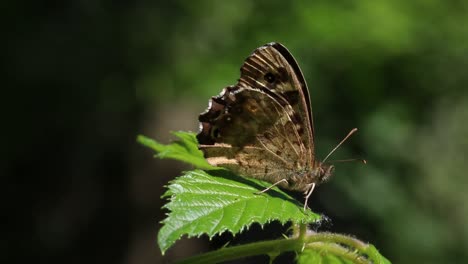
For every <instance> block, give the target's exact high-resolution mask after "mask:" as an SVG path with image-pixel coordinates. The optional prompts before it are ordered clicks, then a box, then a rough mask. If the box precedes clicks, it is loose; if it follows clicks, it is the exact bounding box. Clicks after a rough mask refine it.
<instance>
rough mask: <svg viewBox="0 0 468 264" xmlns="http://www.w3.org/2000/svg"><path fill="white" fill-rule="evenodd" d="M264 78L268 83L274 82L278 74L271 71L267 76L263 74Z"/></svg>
mask: <svg viewBox="0 0 468 264" xmlns="http://www.w3.org/2000/svg"><path fill="white" fill-rule="evenodd" d="M263 78H264V79H265V81H267V82H268V83H274V82H275V81H276V76H275V75H274V74H273V73H271V72H268V73H266V74H265V76H263Z"/></svg>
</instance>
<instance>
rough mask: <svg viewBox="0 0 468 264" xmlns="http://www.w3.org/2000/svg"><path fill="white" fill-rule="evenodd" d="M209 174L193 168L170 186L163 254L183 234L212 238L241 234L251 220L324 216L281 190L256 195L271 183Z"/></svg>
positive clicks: (296, 220)
mask: <svg viewBox="0 0 468 264" xmlns="http://www.w3.org/2000/svg"><path fill="white" fill-rule="evenodd" d="M209 173H210V174H208V173H207V172H205V171H201V170H195V171H189V172H186V173H185V174H184V175H183V176H181V177H178V178H176V179H175V180H173V181H172V182H171V183H170V184H169V186H168V188H169V190H168V191H167V192H166V193H165V194H164V196H163V197H170V201H169V203H167V204H166V205H165V206H164V208H167V209H168V210H169V213H168V217H167V218H166V219H165V220H163V221H162V223H163V227H162V228H161V230H160V231H159V234H158V243H159V246H160V249H161V251H162V253H164V252H165V251H166V250H167V249H168V248H169V247H170V246H172V244H174V242H175V241H176V240H178V239H179V238H180V237H181V236H183V235H187V236H188V237H194V236H200V235H202V234H206V235H208V236H209V237H210V238H211V237H213V236H214V235H216V234H220V233H223V232H225V231H229V232H231V233H233V234H236V233H238V232H240V231H242V230H244V229H247V228H248V227H249V226H250V225H251V224H252V223H259V224H260V225H262V226H263V225H264V224H266V223H268V222H271V221H273V220H277V221H279V222H281V223H283V224H284V223H286V222H288V221H291V222H293V223H311V222H315V221H317V220H319V219H320V216H319V215H317V214H315V213H313V212H312V211H310V210H307V211H304V209H303V206H302V205H301V204H300V203H299V202H298V201H296V200H295V199H293V198H292V197H291V196H289V195H288V194H286V193H285V192H283V191H281V190H279V189H278V188H273V189H272V190H270V191H268V192H267V193H263V194H256V193H257V192H258V191H261V190H263V189H265V188H266V187H269V186H270V185H271V184H270V183H266V182H262V181H259V180H255V179H250V178H242V177H238V176H236V175H234V174H232V173H230V172H229V171H226V170H214V171H210V172H209Z"/></svg>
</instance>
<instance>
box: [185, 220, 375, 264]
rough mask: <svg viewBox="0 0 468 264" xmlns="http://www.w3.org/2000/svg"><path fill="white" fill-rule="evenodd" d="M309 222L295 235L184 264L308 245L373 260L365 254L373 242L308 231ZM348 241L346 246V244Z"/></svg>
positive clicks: (276, 252) (357, 260)
mask: <svg viewBox="0 0 468 264" xmlns="http://www.w3.org/2000/svg"><path fill="white" fill-rule="evenodd" d="M306 227H307V226H306V225H301V226H299V236H296V238H293V239H278V240H270V241H261V242H255V243H250V244H246V245H240V246H233V247H228V248H221V249H219V250H216V251H212V252H208V253H205V254H201V255H198V256H194V257H190V258H187V259H184V260H182V261H180V262H179V263H180V264H199V263H219V262H224V261H229V260H233V259H240V258H245V257H250V256H256V255H263V254H265V255H269V256H277V255H280V254H281V253H284V252H287V251H296V252H301V251H303V250H304V248H306V249H311V250H316V251H319V252H331V253H333V254H334V255H336V256H339V257H341V258H345V259H349V260H351V261H354V262H355V263H369V261H367V259H366V258H362V257H361V256H362V254H367V255H368V256H370V255H371V254H368V253H369V252H368V251H369V250H368V249H369V245H368V244H366V243H363V242H361V241H359V240H357V239H355V238H353V237H350V236H345V235H340V234H333V233H312V234H310V233H307V230H306V229H304V228H306ZM342 245H345V246H342Z"/></svg>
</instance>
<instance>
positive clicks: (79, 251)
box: [0, 0, 468, 263]
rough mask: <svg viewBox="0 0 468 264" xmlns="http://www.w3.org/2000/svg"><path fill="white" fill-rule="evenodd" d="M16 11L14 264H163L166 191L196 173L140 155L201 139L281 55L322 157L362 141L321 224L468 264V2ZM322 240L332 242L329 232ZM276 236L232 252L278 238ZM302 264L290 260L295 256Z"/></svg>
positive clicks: (185, 252) (187, 250)
mask: <svg viewBox="0 0 468 264" xmlns="http://www.w3.org/2000/svg"><path fill="white" fill-rule="evenodd" d="M1 6H2V7H3V8H2V11H3V12H2V18H1V20H2V23H1V26H0V27H1V29H2V31H1V32H2V44H0V45H1V47H2V48H3V49H2V51H3V52H2V54H3V56H2V70H3V73H4V74H3V76H4V78H3V82H2V92H3V96H2V97H1V98H2V104H1V107H2V108H3V109H2V111H1V112H2V116H3V118H2V120H3V126H2V132H3V133H2V137H1V138H0V140H1V146H2V147H1V149H2V157H1V161H0V173H1V175H2V176H3V177H5V179H6V183H4V184H3V187H4V191H3V192H2V193H3V196H4V198H3V203H4V206H3V208H4V217H3V219H4V220H5V222H6V223H5V224H4V225H3V227H4V232H3V235H4V237H3V239H2V242H1V243H2V245H1V246H2V249H3V254H1V255H2V256H1V258H2V259H4V260H5V261H3V262H5V263H6V262H7V261H8V263H19V262H24V263H31V262H48V263H52V262H61V263H63V262H66V263H83V262H84V263H98V262H99V263H160V262H169V261H172V260H174V259H176V258H181V257H184V256H190V255H193V254H197V253H199V252H203V251H207V250H210V249H214V248H216V247H219V246H221V244H222V243H224V242H226V241H228V240H229V239H230V237H229V236H228V235H222V236H221V237H218V238H216V239H215V240H214V241H213V242H212V243H210V242H209V241H208V239H206V238H200V239H183V240H181V241H179V242H178V243H177V245H176V246H175V247H174V248H173V249H171V250H169V252H168V254H167V256H165V257H164V258H162V257H161V254H160V253H159V250H158V247H157V244H156V242H155V241H156V234H157V231H158V229H159V227H160V226H159V224H158V222H159V221H160V220H162V219H163V218H164V211H162V210H161V209H160V207H161V206H162V205H163V203H164V201H163V200H161V199H160V195H161V194H162V192H163V191H164V188H163V185H164V184H166V183H167V182H168V181H169V180H170V179H172V178H174V177H175V176H177V175H179V174H180V171H181V170H182V169H189V167H186V166H185V167H184V165H183V164H180V163H178V162H173V161H160V160H154V159H152V157H151V151H150V150H148V149H145V148H143V147H142V146H139V145H137V144H136V142H135V138H136V135H137V134H139V133H143V134H145V135H148V136H150V137H153V138H156V139H158V140H160V141H162V142H166V143H167V142H169V141H170V139H171V136H170V134H169V131H171V130H191V131H197V129H198V125H197V116H198V113H199V112H201V111H203V110H204V108H205V107H206V106H207V101H208V98H209V97H210V96H212V95H216V94H218V93H219V92H220V91H221V89H222V88H223V87H225V86H227V85H230V84H234V83H235V81H236V79H237V78H238V77H239V67H240V65H241V64H242V61H243V59H244V58H245V57H246V56H247V55H248V54H250V52H251V51H252V50H254V49H255V48H256V47H258V46H260V45H263V44H265V43H267V42H271V41H278V42H281V43H283V44H285V45H286V46H287V47H288V48H289V49H290V51H291V52H292V53H293V54H294V56H295V57H296V59H297V60H298V61H299V64H300V65H301V67H302V70H303V72H304V75H305V77H306V79H307V81H308V84H309V88H310V90H311V100H312V103H313V108H314V116H315V128H316V131H317V133H318V135H317V146H316V147H317V151H318V154H319V156H320V157H324V156H325V155H326V154H327V152H328V151H329V150H330V149H331V148H332V147H333V146H334V145H335V144H336V142H338V141H339V140H340V139H341V138H342V137H343V136H344V135H345V134H346V133H347V132H348V131H349V129H351V128H353V127H358V128H359V129H360V131H359V132H358V134H356V135H355V136H353V138H352V139H351V140H349V141H348V142H347V143H346V145H345V146H343V147H342V148H341V149H340V150H339V151H338V152H337V153H336V155H334V157H333V159H339V158H349V157H357V158H360V157H363V158H366V159H367V160H368V165H367V166H362V165H360V164H357V163H356V164H354V163H344V164H337V172H336V175H335V177H334V178H333V179H332V180H331V181H330V182H329V183H327V184H325V185H323V186H321V187H320V188H318V189H317V190H316V192H315V193H314V194H313V197H312V198H311V203H310V206H311V208H312V209H313V210H315V211H317V212H320V213H323V214H325V215H327V216H328V217H329V218H330V219H331V220H330V222H328V223H326V224H324V225H323V226H322V227H320V228H319V230H329V231H333V232H342V233H346V234H353V235H355V236H357V237H359V238H361V239H363V240H364V241H369V242H371V243H373V244H374V245H376V247H377V248H378V249H380V251H381V252H382V253H383V255H385V256H386V257H388V258H389V259H390V260H392V261H394V262H395V263H442V262H443V263H462V262H466V261H467V260H468V253H467V252H468V250H467V249H468V228H467V225H466V223H467V222H468V204H467V203H466V201H467V200H468V192H467V191H466V190H467V187H468V177H467V175H466V171H467V168H468V165H467V162H466V161H467V158H468V136H467V135H468V125H467V121H468V97H467V93H468V90H467V87H466V86H467V84H468V74H467V73H466V69H467V66H468V4H467V2H466V1H454V0H452V1H422V0H421V1H403V0H397V1H374V0H363V1H332V2H330V1H314V2H313V3H312V2H306V1H293V2H287V1H256V2H252V1H235V2H233V1H193V2H190V1H166V2H158V1H143V0H138V1H84V0H82V1H62V2H60V1H58V2H57V1H49V2H31V3H27V2H26V1H15V2H12V1H11V3H8V2H5V3H3V4H1ZM317 228H318V227H317ZM283 231H284V229H282V228H281V226H279V225H276V224H273V225H271V226H268V227H266V230H261V229H260V228H259V227H255V226H254V227H253V230H251V231H248V232H245V233H243V234H242V235H241V236H240V237H239V238H236V239H237V240H236V241H237V242H235V243H240V242H242V241H243V240H244V239H247V238H249V239H253V240H255V239H260V238H264V236H265V234H271V233H275V234H280V233H281V232H283ZM289 257H293V256H289Z"/></svg>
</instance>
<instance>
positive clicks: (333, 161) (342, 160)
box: [329, 159, 367, 164]
mask: <svg viewBox="0 0 468 264" xmlns="http://www.w3.org/2000/svg"><path fill="white" fill-rule="evenodd" d="M350 161H359V162H362V163H364V164H367V161H366V160H365V159H341V160H330V161H329V163H335V162H350Z"/></svg>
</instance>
